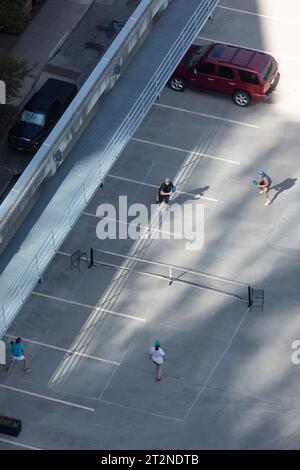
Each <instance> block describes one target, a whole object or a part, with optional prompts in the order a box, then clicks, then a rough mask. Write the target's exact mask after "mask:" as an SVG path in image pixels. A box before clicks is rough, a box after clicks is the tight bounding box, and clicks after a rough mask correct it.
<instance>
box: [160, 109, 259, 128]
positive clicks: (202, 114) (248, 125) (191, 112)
mask: <svg viewBox="0 0 300 470" xmlns="http://www.w3.org/2000/svg"><path fill="white" fill-rule="evenodd" d="M154 106H159V107H160V108H168V109H173V110H174V111H181V112H182V113H188V114H194V115H196V116H203V117H208V118H211V119H217V120H218V121H225V122H230V123H231V124H238V125H239V126H245V127H252V128H254V129H259V126H255V125H254V124H249V123H247V122H243V121H234V120H233V119H227V118H222V117H220V116H214V115H213V114H205V113H199V112H198V111H190V110H188V109H184V108H178V107H177V106H170V105H167V104H161V103H154Z"/></svg>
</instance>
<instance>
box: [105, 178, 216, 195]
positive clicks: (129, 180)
mask: <svg viewBox="0 0 300 470" xmlns="http://www.w3.org/2000/svg"><path fill="white" fill-rule="evenodd" d="M107 176H108V177H109V178H114V179H116V180H121V181H128V182H129V183H136V184H141V185H143V186H149V188H155V189H156V190H157V191H158V185H157V184H151V183H145V182H144V181H138V180H133V179H131V178H125V177H124V176H117V175H113V174H112V173H110V174H109V175H107ZM176 193H177V194H183V195H184V196H190V197H193V198H194V199H198V197H197V196H198V195H197V194H192V193H185V192H184V191H176ZM199 199H205V200H206V201H211V202H218V200H217V199H214V198H212V197H207V196H200V198H199Z"/></svg>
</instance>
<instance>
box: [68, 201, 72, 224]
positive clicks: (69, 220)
mask: <svg viewBox="0 0 300 470" xmlns="http://www.w3.org/2000/svg"><path fill="white" fill-rule="evenodd" d="M68 222H69V228H71V215H70V206H68Z"/></svg>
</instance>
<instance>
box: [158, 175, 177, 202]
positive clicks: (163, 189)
mask: <svg viewBox="0 0 300 470" xmlns="http://www.w3.org/2000/svg"><path fill="white" fill-rule="evenodd" d="M175 191H176V186H175V185H174V184H173V183H172V180H171V178H166V179H165V180H164V182H163V183H162V184H161V185H160V187H159V190H158V196H157V199H156V202H157V204H161V203H162V202H165V203H166V204H169V199H170V196H171V194H172V193H175Z"/></svg>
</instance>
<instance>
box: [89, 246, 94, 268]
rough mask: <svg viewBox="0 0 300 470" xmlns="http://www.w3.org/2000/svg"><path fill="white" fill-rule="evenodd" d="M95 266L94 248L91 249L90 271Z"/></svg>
mask: <svg viewBox="0 0 300 470" xmlns="http://www.w3.org/2000/svg"><path fill="white" fill-rule="evenodd" d="M93 264H94V250H93V248H91V249H90V264H89V265H88V269H90V268H91V267H92V266H93Z"/></svg>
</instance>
